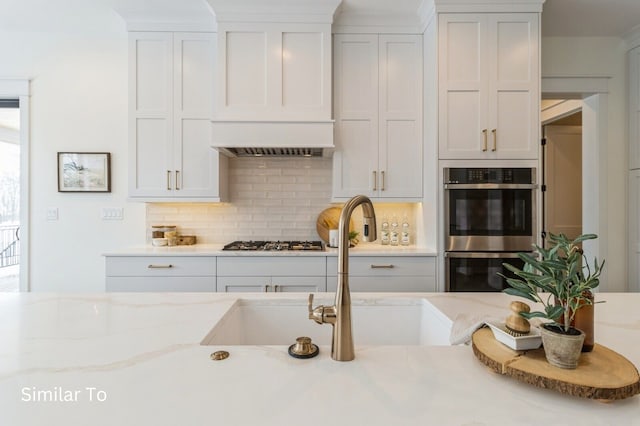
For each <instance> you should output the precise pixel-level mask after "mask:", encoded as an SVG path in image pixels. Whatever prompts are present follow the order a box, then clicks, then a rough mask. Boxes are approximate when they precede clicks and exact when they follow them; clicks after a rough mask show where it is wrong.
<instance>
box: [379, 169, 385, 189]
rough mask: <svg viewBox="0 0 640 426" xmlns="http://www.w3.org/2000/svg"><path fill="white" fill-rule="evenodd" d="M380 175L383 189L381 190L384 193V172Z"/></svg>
mask: <svg viewBox="0 0 640 426" xmlns="http://www.w3.org/2000/svg"><path fill="white" fill-rule="evenodd" d="M380 174H381V175H382V188H380V190H381V191H384V170H383V171H381V172H380Z"/></svg>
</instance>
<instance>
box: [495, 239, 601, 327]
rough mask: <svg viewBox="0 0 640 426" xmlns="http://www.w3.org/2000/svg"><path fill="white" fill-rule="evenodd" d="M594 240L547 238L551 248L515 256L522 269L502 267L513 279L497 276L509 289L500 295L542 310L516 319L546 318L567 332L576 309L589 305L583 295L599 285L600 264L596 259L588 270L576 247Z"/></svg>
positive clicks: (524, 314)
mask: <svg viewBox="0 0 640 426" xmlns="http://www.w3.org/2000/svg"><path fill="white" fill-rule="evenodd" d="M595 238H598V236H597V235H595V234H583V235H580V236H579V237H578V238H576V239H575V240H573V241H571V240H569V239H568V238H567V237H566V236H565V235H564V234H559V235H555V234H551V235H550V240H551V243H552V244H553V246H552V247H551V248H549V249H545V248H543V247H540V246H538V245H536V246H535V248H536V250H535V251H536V255H531V254H529V253H518V257H520V259H522V260H523V261H524V267H523V269H519V268H517V267H515V266H513V265H510V264H506V263H505V264H503V265H504V266H505V268H507V269H508V270H509V271H511V272H512V273H513V274H514V275H515V276H516V278H512V277H506V276H504V275H502V274H500V275H501V276H502V277H503V278H505V279H506V281H507V284H508V285H509V288H506V289H505V290H504V292H505V293H507V294H510V295H513V296H519V297H523V298H525V299H528V300H531V301H532V302H539V303H541V304H542V305H543V306H544V312H543V311H535V312H529V313H524V312H522V313H521V314H520V315H522V316H523V317H525V318H527V319H531V318H535V317H538V318H547V319H550V320H552V321H553V322H555V323H556V324H557V325H558V326H559V327H561V329H562V330H563V331H564V332H565V333H567V332H568V331H569V328H570V324H571V321H572V320H573V318H574V316H575V312H576V311H577V310H578V308H579V307H580V305H582V304H591V303H592V301H591V299H589V298H588V297H587V296H586V292H587V291H588V290H589V291H590V290H593V289H594V288H596V287H597V286H598V285H599V284H600V274H601V273H602V268H603V267H604V260H603V261H602V263H601V264H598V259H597V258H595V259H594V266H593V270H591V268H590V267H589V264H588V262H587V258H586V256H585V255H584V253H583V251H582V249H581V248H580V246H578V244H579V243H581V242H582V241H586V240H592V239H595ZM583 260H584V262H583ZM541 292H542V293H541ZM561 316H564V321H563V323H562V324H560V323H558V320H559V319H560V317H561Z"/></svg>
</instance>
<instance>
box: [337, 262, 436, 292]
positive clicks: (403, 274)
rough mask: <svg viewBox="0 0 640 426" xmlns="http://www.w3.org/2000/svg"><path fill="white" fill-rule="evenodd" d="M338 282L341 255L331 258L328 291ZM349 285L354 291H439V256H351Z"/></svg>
mask: <svg viewBox="0 0 640 426" xmlns="http://www.w3.org/2000/svg"><path fill="white" fill-rule="evenodd" d="M337 286H338V259H337V258H329V259H328V260H327V291H329V292H333V291H335V290H336V288H337ZM349 289H350V290H351V291H354V292H358V291H364V292H399V293H420V292H435V291H436V258H435V257H430V256H406V257H405V256H351V257H350V258H349Z"/></svg>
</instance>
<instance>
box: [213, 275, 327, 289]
mask: <svg viewBox="0 0 640 426" xmlns="http://www.w3.org/2000/svg"><path fill="white" fill-rule="evenodd" d="M217 288H218V292H224V293H236V292H258V293H288V292H307V293H308V292H321V291H322V292H324V291H326V278H325V277H324V276H321V277H308V276H307V277H261V276H253V277H220V278H219V279H218V281H217Z"/></svg>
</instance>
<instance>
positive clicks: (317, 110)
mask: <svg viewBox="0 0 640 426" xmlns="http://www.w3.org/2000/svg"><path fill="white" fill-rule="evenodd" d="M218 35H219V41H218V61H219V63H220V69H219V74H218V79H217V91H218V95H219V96H217V106H216V120H260V121H263V120H274V121H278V120H330V118H331V26H330V25H329V24H301V23H278V24H275V23H266V22H252V23H237V22H231V23H228V22H225V23H220V24H219V25H218Z"/></svg>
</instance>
